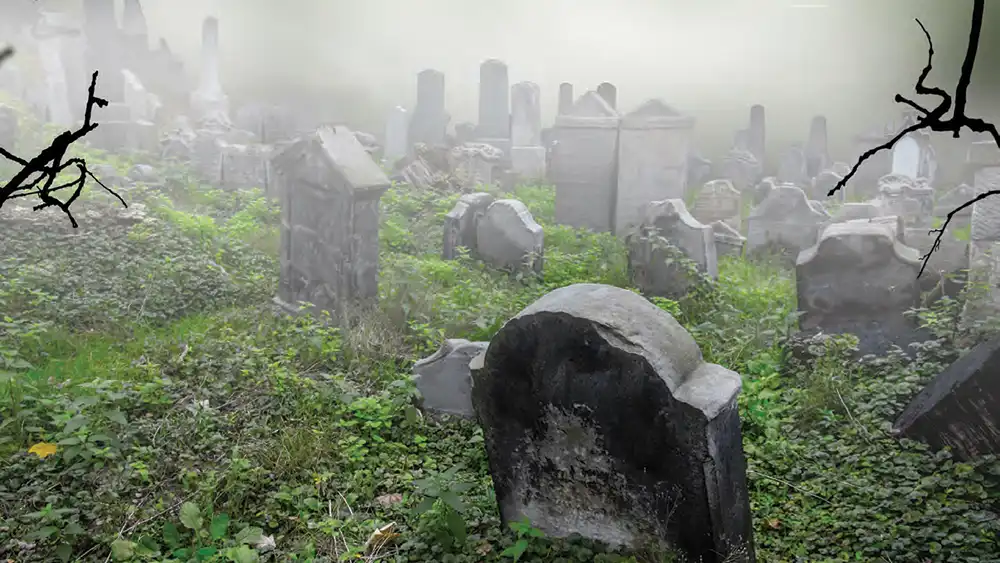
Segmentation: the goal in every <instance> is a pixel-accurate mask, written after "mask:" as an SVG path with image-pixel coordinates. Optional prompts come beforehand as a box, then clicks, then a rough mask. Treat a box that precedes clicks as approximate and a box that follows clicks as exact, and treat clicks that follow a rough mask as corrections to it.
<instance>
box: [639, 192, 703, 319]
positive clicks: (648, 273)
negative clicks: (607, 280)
mask: <svg viewBox="0 0 1000 563" xmlns="http://www.w3.org/2000/svg"><path fill="white" fill-rule="evenodd" d="M627 244H628V269H629V272H630V274H631V278H632V282H633V283H634V284H635V286H636V287H637V288H639V290H641V291H642V292H643V294H645V295H649V296H658V297H667V298H670V299H677V298H679V297H683V296H684V295H685V294H686V293H687V292H688V291H689V290H690V289H691V288H692V287H693V286H695V285H696V284H697V283H698V277H699V274H704V275H707V276H709V277H711V278H715V277H717V276H718V275H719V267H718V260H717V256H716V251H715V232H714V231H713V229H712V227H711V226H710V225H705V224H702V223H699V222H698V220H697V219H695V218H694V217H692V216H691V214H690V213H688V210H687V208H686V207H685V206H684V200H681V199H667V200H664V201H655V202H652V203H649V204H647V205H646V206H645V207H644V208H643V215H642V217H641V222H640V225H639V227H638V229H636V230H635V232H633V233H632V234H630V235H629V236H628V237H627ZM677 253H679V255H678V254H677ZM682 257H683V258H686V259H687V260H690V261H691V262H693V266H694V267H695V268H696V270H697V272H692V271H690V268H689V266H692V264H688V265H685V264H684V260H680V259H679V258H682Z"/></svg>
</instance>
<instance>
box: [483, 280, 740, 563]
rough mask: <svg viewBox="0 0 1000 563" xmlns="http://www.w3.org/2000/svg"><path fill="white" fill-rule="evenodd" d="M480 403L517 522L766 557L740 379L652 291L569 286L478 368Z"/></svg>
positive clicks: (693, 551) (521, 318) (711, 561)
mask: <svg viewBox="0 0 1000 563" xmlns="http://www.w3.org/2000/svg"><path fill="white" fill-rule="evenodd" d="M470 367H471V368H472V373H473V388H472V401H473V407H474V409H475V411H476V415H477V418H478V420H479V423H480V424H481V425H482V427H483V432H484V437H485V442H486V450H487V453H488V456H489V464H490V473H491V474H492V476H493V484H494V488H495V490H496V498H497V502H498V504H499V505H500V515H501V519H502V520H503V521H504V523H506V522H510V521H517V520H520V519H521V518H523V517H527V518H528V519H529V520H530V521H531V522H532V524H533V525H534V526H536V527H538V528H539V529H541V530H542V531H543V532H545V533H546V534H548V535H549V536H555V537H561V536H562V537H564V536H568V535H570V534H574V533H577V534H580V535H582V536H584V537H588V538H591V539H596V540H600V541H604V542H607V543H611V544H618V545H627V546H631V547H638V546H640V545H648V544H649V543H651V542H652V543H659V544H661V545H663V544H666V545H667V546H671V547H674V548H679V549H680V550H682V551H684V552H686V553H687V554H688V556H689V557H690V559H691V560H692V561H703V562H705V563H718V562H722V561H730V562H752V561H754V559H755V558H754V554H753V539H752V528H751V521H750V505H749V500H748V495H747V490H746V465H745V463H746V462H745V459H744V456H743V446H742V441H741V436H740V419H739V415H738V413H737V408H736V399H737V396H738V395H739V391H740V376H739V375H738V374H736V373H734V372H732V371H729V370H727V369H725V368H723V367H721V366H718V365H714V364H707V363H705V362H704V361H703V360H702V355H701V351H700V350H699V348H698V345H697V344H696V343H695V341H694V339H693V338H692V337H691V335H690V334H688V332H687V331H686V330H684V328H683V327H681V325H680V324H679V323H678V322H677V321H675V320H674V318H673V317H671V316H670V315H669V314H668V313H666V312H665V311H663V310H661V309H660V308H658V307H656V306H655V305H653V304H652V303H650V302H649V301H647V300H645V299H643V298H642V297H641V296H639V295H637V294H635V293H633V292H631V291H627V290H624V289H620V288H616V287H611V286H607V285H599V284H577V285H572V286H568V287H564V288H561V289H557V290H555V291H553V292H551V293H549V294H547V295H545V296H544V297H542V298H541V299H539V300H538V301H536V302H535V303H533V304H532V305H529V306H528V307H527V308H525V309H524V310H523V311H521V312H520V313H519V314H518V315H517V316H516V317H514V318H513V319H511V320H510V321H508V322H507V324H506V325H504V327H503V328H502V329H500V331H499V332H498V333H497V335H496V336H495V337H494V338H493V340H492V341H491V342H490V345H489V348H488V349H487V351H486V353H485V354H482V355H480V356H477V357H476V358H475V359H473V361H472V365H471V366H470Z"/></svg>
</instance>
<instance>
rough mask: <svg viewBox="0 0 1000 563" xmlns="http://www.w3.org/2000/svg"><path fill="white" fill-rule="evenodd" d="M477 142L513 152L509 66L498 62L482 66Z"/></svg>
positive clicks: (490, 62) (489, 62) (490, 61)
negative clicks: (511, 147) (511, 149)
mask: <svg viewBox="0 0 1000 563" xmlns="http://www.w3.org/2000/svg"><path fill="white" fill-rule="evenodd" d="M476 137H477V140H479V141H481V142H484V143H490V144H495V146H496V147H497V148H498V149H500V150H502V151H504V152H505V153H506V152H508V151H510V82H509V80H508V77H507V64H506V63H504V62H503V61H498V60H496V59H489V60H486V61H483V63H482V64H481V65H479V125H478V127H477V129H476Z"/></svg>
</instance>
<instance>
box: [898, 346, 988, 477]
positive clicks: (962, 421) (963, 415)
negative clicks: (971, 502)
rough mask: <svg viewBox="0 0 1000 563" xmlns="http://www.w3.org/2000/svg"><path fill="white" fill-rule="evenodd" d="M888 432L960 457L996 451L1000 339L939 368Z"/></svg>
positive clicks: (974, 349)
mask: <svg viewBox="0 0 1000 563" xmlns="http://www.w3.org/2000/svg"><path fill="white" fill-rule="evenodd" d="M893 433H894V434H896V435H897V436H904V437H907V438H911V439H913V440H919V441H921V442H925V443H927V444H929V445H930V446H932V447H934V448H943V447H945V446H949V447H951V449H952V451H954V452H955V453H956V454H957V455H958V456H959V457H962V458H966V459H968V458H972V457H976V456H979V455H985V454H997V453H1000V338H995V339H993V340H991V341H989V342H984V343H982V344H980V345H978V346H976V347H975V348H973V349H972V351H970V352H969V353H968V354H966V355H965V356H963V357H962V358H960V359H959V360H958V361H957V362H955V363H953V364H951V365H950V366H949V367H948V369H946V370H944V371H943V372H941V373H940V374H939V375H938V376H937V377H935V378H934V380H933V381H931V382H930V384H929V385H927V387H925V388H924V389H923V391H921V392H920V394H918V395H917V396H916V397H914V398H913V400H912V401H910V404H909V406H907V407H906V410H904V411H903V413H902V414H901V415H899V418H898V419H896V423H895V424H893Z"/></svg>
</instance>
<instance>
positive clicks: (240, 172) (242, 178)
mask: <svg viewBox="0 0 1000 563" xmlns="http://www.w3.org/2000/svg"><path fill="white" fill-rule="evenodd" d="M219 149H220V155H219V156H220V163H219V171H220V175H219V184H220V185H221V186H222V187H223V188H225V189H227V190H246V189H252V188H258V189H261V190H264V191H265V192H266V191H267V172H268V164H267V163H268V161H269V160H270V157H271V155H270V151H269V147H268V146H266V145H239V144H233V143H227V142H225V141H221V142H220V145H219Z"/></svg>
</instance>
